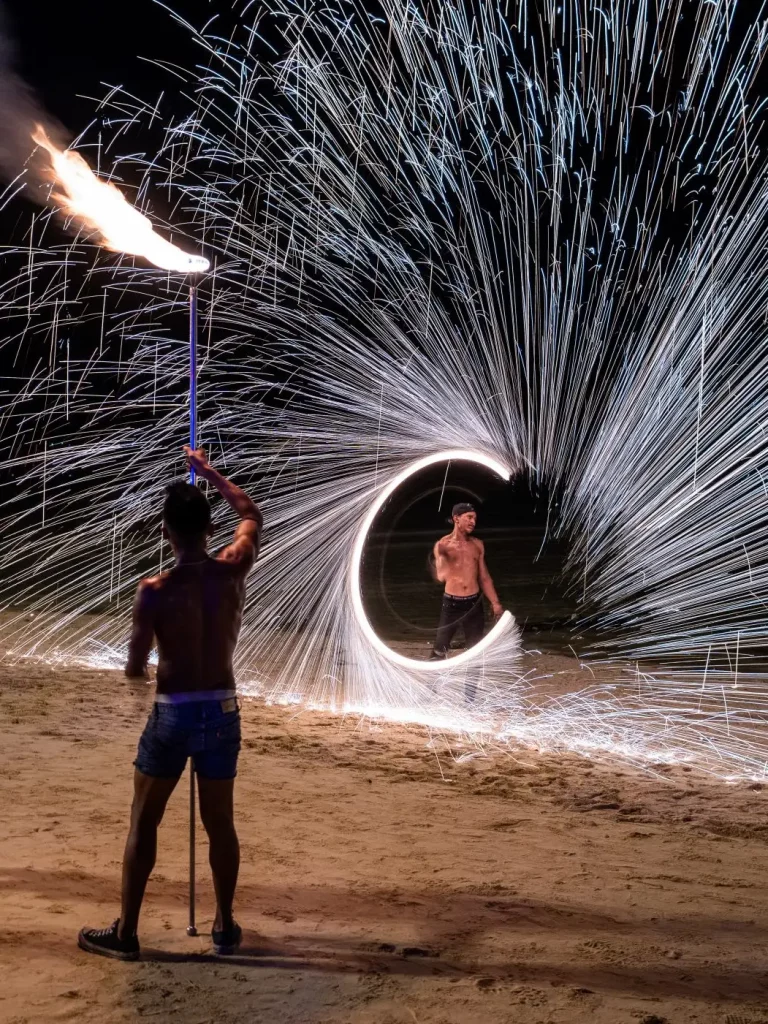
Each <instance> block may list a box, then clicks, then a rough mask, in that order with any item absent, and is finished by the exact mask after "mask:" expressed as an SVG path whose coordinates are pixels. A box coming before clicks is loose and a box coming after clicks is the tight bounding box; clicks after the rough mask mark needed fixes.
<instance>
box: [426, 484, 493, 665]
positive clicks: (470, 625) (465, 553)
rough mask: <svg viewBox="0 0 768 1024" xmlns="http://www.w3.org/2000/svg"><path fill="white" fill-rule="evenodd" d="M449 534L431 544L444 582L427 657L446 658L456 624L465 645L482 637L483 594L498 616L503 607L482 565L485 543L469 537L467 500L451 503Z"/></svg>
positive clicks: (472, 521) (471, 523)
mask: <svg viewBox="0 0 768 1024" xmlns="http://www.w3.org/2000/svg"><path fill="white" fill-rule="evenodd" d="M451 516H452V518H453V533H449V534H448V536H447V537H442V538H441V539H440V540H439V541H438V542H437V544H435V549H434V556H435V575H436V576H437V579H438V580H439V581H440V583H444V584H445V593H444V594H443V607H442V611H441V614H440V625H439V626H438V627H437V638H436V639H435V645H434V647H433V649H432V654H431V656H430V657H431V658H447V657H448V650H449V648H450V646H451V640H452V639H453V637H454V636H455V634H456V631H457V630H458V629H459V627H462V628H463V630H464V639H465V641H466V644H467V647H473V646H474V645H475V644H476V643H478V642H479V641H480V640H482V637H483V630H484V628H485V616H484V614H483V594H485V596H486V597H487V598H488V600H489V601H490V604H491V608H492V609H493V614H494V616H495V617H496V618H497V619H498V618H500V616H501V615H502V614H503V612H504V609H503V608H502V607H501V604H500V603H499V598H498V596H497V594H496V590H495V588H494V586H493V580H492V579H491V574H490V573H489V572H488V569H487V568H486V565H485V546H484V544H483V542H482V541H481V540H478V539H477V538H476V537H473V536H472V533H473V532H474V529H475V526H476V525H477V513H476V512H475V510H474V508H473V506H472V505H470V504H469V503H468V502H460V503H459V504H458V505H454V506H453V510H452V512H451Z"/></svg>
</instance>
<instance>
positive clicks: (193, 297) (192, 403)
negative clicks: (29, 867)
mask: <svg viewBox="0 0 768 1024" xmlns="http://www.w3.org/2000/svg"><path fill="white" fill-rule="evenodd" d="M189 446H190V448H192V449H195V448H197V285H195V284H193V285H191V286H190V289H189ZM195 481H196V474H195V471H194V469H193V468H192V467H191V466H190V469H189V482H190V483H191V484H194V483H195ZM187 935H197V928H196V926H195V765H194V762H193V761H192V760H190V762H189V924H188V926H187Z"/></svg>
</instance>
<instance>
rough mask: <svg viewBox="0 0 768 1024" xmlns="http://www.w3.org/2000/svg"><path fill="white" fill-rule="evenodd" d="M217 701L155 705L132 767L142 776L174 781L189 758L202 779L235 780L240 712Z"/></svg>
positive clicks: (238, 749) (238, 750)
mask: <svg viewBox="0 0 768 1024" xmlns="http://www.w3.org/2000/svg"><path fill="white" fill-rule="evenodd" d="M222 704H223V702H222V701H220V700H200V701H193V702H191V703H189V704H154V705H153V707H152V711H151V712H150V715H149V719H148V720H147V724H146V727H145V729H144V732H143V733H142V735H141V739H140V740H139V750H138V753H137V754H136V760H135V761H134V762H133V763H134V766H135V767H136V768H138V770H139V771H140V772H141V773H142V774H143V775H151V776H154V777H155V778H160V779H177V778H179V776H180V775H181V773H182V772H183V771H184V768H185V766H186V763H187V758H188V757H191V758H192V761H193V763H194V766H195V771H196V772H197V773H198V775H199V776H200V777H201V778H203V779H234V777H235V776H236V775H237V758H238V755H239V753H240V711H239V710H237V709H235V710H234V711H223V710H222Z"/></svg>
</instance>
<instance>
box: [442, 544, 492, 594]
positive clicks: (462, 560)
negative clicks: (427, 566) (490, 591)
mask: <svg viewBox="0 0 768 1024" xmlns="http://www.w3.org/2000/svg"><path fill="white" fill-rule="evenodd" d="M482 557H483V545H482V542H481V541H479V540H476V539H475V538H474V537H455V536H454V535H453V534H448V535H447V536H446V537H442V538H441V539H440V540H439V541H438V542H437V544H435V571H436V574H437V578H438V580H439V581H440V582H441V583H444V584H445V593H446V594H449V595H451V596H453V597H467V596H469V595H471V594H477V593H478V592H479V591H480V565H481V560H482Z"/></svg>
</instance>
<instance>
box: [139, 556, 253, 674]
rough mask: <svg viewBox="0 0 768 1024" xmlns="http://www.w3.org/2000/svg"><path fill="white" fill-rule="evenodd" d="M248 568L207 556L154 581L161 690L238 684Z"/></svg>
mask: <svg viewBox="0 0 768 1024" xmlns="http://www.w3.org/2000/svg"><path fill="white" fill-rule="evenodd" d="M245 577H246V572H244V571H243V566H240V565H237V564H234V565H233V564H232V563H230V562H227V561H222V560H220V559H217V558H210V557H209V558H206V559H205V560H203V561H201V562H198V563H186V564H181V565H177V566H174V568H173V569H171V570H170V571H169V572H166V573H162V574H161V575H160V576H156V577H154V578H153V579H151V580H147V581H146V583H147V586H148V588H149V589H151V591H152V596H151V598H150V604H151V608H152V623H153V627H154V633H155V639H156V641H157V649H158V666H157V692H158V693H180V692H188V691H195V690H220V689H230V688H232V687H234V685H235V682H234V672H233V668H232V658H233V656H234V653H235V647H236V645H237V638H238V635H239V633H240V625H241V623H242V618H243V606H244V604H245Z"/></svg>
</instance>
